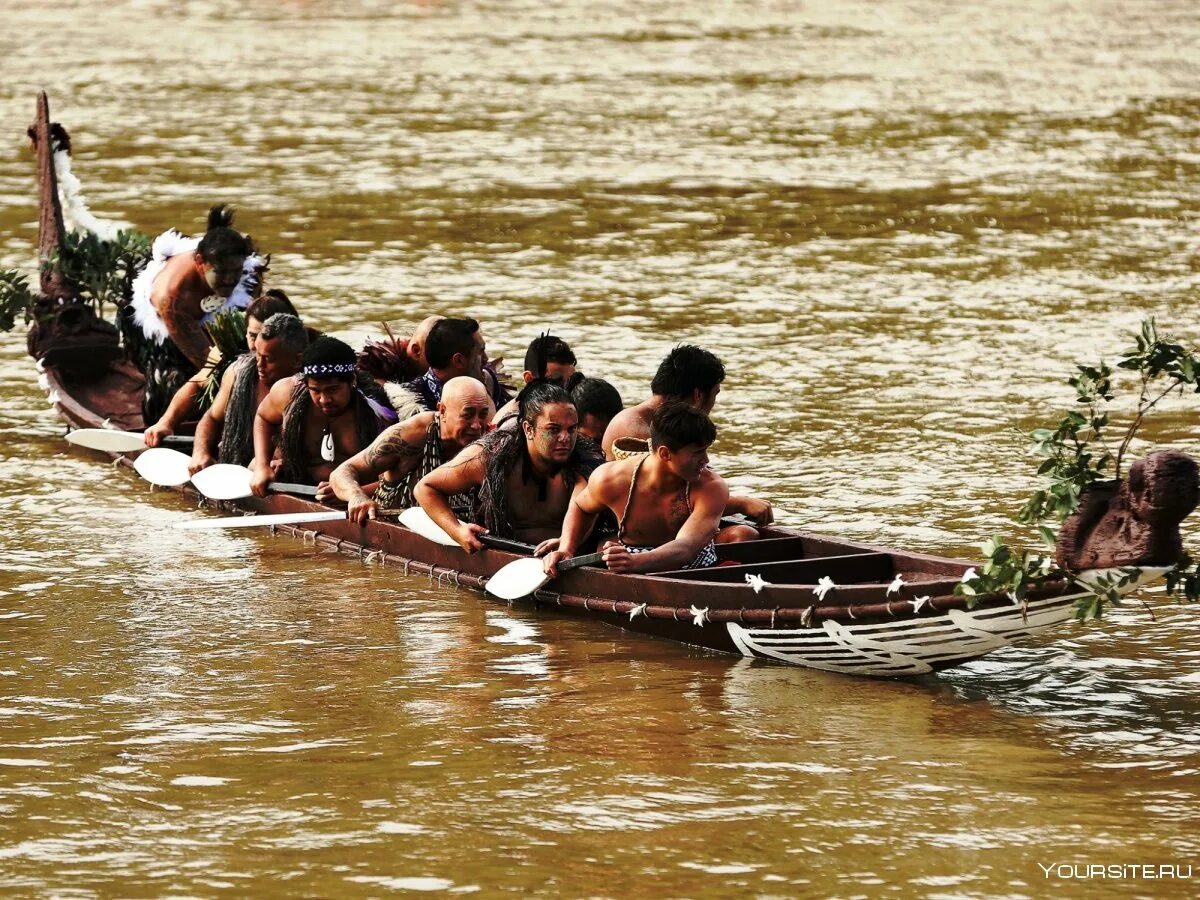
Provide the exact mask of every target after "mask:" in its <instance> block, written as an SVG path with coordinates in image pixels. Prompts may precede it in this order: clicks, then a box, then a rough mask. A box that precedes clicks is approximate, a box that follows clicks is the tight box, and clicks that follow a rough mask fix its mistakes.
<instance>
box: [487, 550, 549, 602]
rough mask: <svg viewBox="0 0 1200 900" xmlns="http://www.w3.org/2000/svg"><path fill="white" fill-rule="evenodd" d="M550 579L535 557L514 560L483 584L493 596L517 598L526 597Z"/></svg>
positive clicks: (503, 598) (502, 598)
mask: <svg viewBox="0 0 1200 900" xmlns="http://www.w3.org/2000/svg"><path fill="white" fill-rule="evenodd" d="M549 580H550V576H549V575H547V574H546V573H545V572H544V571H542V561H541V560H540V559H537V558H536V557H525V558H524V559H518V560H514V561H513V562H510V563H509V564H508V565H507V566H505V567H504V568H502V569H501V570H500V571H499V572H497V573H496V574H495V575H493V576H492V577H491V578H489V579H488V581H487V584H486V585H485V586H484V590H486V591H487V592H488V593H489V594H491V595H492V596H493V597H499V598H500V599H501V600H517V599H519V598H521V597H527V596H529V595H530V594H532V593H533V592H534V591H536V590H537V589H538V588H540V587H541V586H542V585H543V584H545V583H546V582H547V581H549Z"/></svg>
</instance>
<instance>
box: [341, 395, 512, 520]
mask: <svg viewBox="0 0 1200 900" xmlns="http://www.w3.org/2000/svg"><path fill="white" fill-rule="evenodd" d="M491 412H492V404H491V403H490V401H489V398H488V393H487V390H486V389H485V388H484V386H483V384H482V382H480V381H479V380H478V379H475V378H471V377H469V376H466V375H462V376H459V377H457V378H451V379H450V380H449V381H447V382H446V384H445V385H444V386H443V387H442V397H441V400H440V401H439V403H438V407H437V409H436V410H434V411H432V412H424V413H420V414H418V415H416V416H413V417H412V418H410V419H406V420H404V421H403V422H400V423H399V424H396V425H393V426H391V427H390V428H388V429H387V430H386V431H384V432H383V433H382V434H380V435H379V437H378V438H376V439H375V441H374V443H372V444H371V446H369V447H367V449H366V450H363V451H362V452H361V453H358V454H356V455H355V456H352V457H351V458H350V459H348V460H346V461H345V462H344V463H342V464H341V465H340V466H338V467H337V468H336V469H335V470H334V472H333V474H332V475H331V476H330V477H329V484H330V486H331V487H332V488H333V492H334V493H335V494H336V495H337V496H338V498H339V499H342V500H345V501H346V502H347V503H348V504H349V506H348V508H347V510H346V516H347V518H349V519H350V520H351V521H354V522H357V523H358V524H359V525H365V524H367V521H368V520H370V519H374V518H375V514H376V511H377V510H379V509H407V508H408V507H410V506H415V505H416V501H415V500H414V499H413V488H415V487H416V485H417V482H418V481H420V480H421V479H422V478H424V477H425V476H426V475H428V474H429V473H430V472H432V471H433V470H434V469H436V468H437V467H438V466H440V465H441V464H442V463H444V462H446V461H448V460H451V459H453V458H454V457H455V456H457V455H458V452H459V451H460V450H462V449H463V448H464V447H466V446H467V445H468V444H471V443H473V442H474V441H477V440H479V438H481V437H482V436H483V434H484V432H485V431H486V430H487V423H488V418H489V416H490V415H491ZM377 478H378V479H379V487H378V488H377V489H376V491H375V496H374V497H368V496H367V494H366V492H365V491H364V490H363V487H362V486H363V485H364V484H368V483H370V482H372V481H374V480H375V479H377ZM451 505H452V506H453V505H454V502H453V501H452V502H451ZM460 505H462V506H469V505H470V498H469V497H464V498H461V500H460Z"/></svg>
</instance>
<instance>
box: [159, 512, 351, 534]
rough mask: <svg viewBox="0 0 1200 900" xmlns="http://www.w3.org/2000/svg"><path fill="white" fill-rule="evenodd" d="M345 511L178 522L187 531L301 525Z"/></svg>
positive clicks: (342, 516)
mask: <svg viewBox="0 0 1200 900" xmlns="http://www.w3.org/2000/svg"><path fill="white" fill-rule="evenodd" d="M345 518H346V514H345V513H344V512H336V511H334V512H310V513H276V514H274V515H270V516H227V517H226V518H223V519H188V520H187V521H186V522H176V523H175V527H176V528H180V529H183V530H185V531H197V530H202V529H204V530H208V529H217V528H221V529H224V528H258V527H259V526H261V525H299V524H300V523H302V522H333V521H335V520H337V519H345Z"/></svg>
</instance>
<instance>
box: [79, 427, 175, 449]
mask: <svg viewBox="0 0 1200 900" xmlns="http://www.w3.org/2000/svg"><path fill="white" fill-rule="evenodd" d="M193 440H194V439H193V438H192V436H191V435H187V434H172V435H169V436H167V437H165V438H163V443H164V444H175V445H186V446H189V447H190V446H191V445H192V442H193ZM67 443H69V444H74V445H75V446H76V447H86V448H87V449H88V450H103V451H104V452H106V453H136V452H137V451H138V450H145V449H146V441H145V439H144V438H143V436H142V434H141V433H140V432H137V431H117V430H116V429H113V428H77V429H75V430H74V431H72V432H69V433H68V434H67ZM151 449H154V448H151Z"/></svg>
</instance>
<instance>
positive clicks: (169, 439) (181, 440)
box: [159, 434, 196, 447]
mask: <svg viewBox="0 0 1200 900" xmlns="http://www.w3.org/2000/svg"><path fill="white" fill-rule="evenodd" d="M195 442H196V439H195V438H194V437H192V436H191V435H190V434H168V435H167V436H166V437H165V438H163V439H162V440H161V441H160V442H159V443H161V444H178V445H180V446H183V445H185V444H186V445H187V446H189V447H190V446H192V444H194V443H195Z"/></svg>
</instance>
